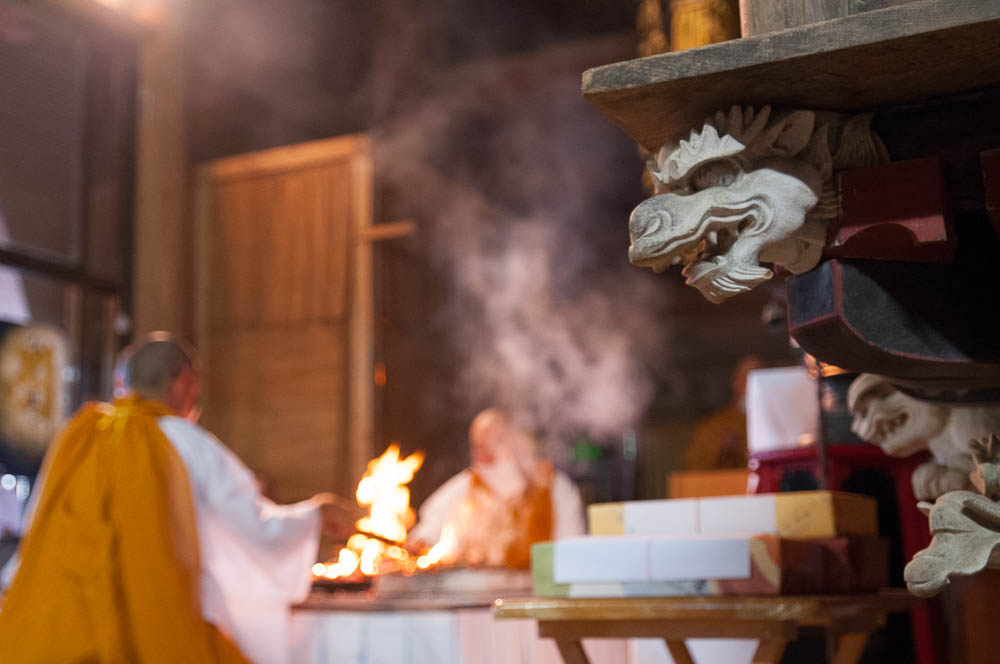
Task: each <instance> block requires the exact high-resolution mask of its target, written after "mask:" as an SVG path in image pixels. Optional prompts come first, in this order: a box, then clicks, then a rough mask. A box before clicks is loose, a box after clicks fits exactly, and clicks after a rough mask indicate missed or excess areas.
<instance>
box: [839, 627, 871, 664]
mask: <svg viewBox="0 0 1000 664" xmlns="http://www.w3.org/2000/svg"><path fill="white" fill-rule="evenodd" d="M868 637H869V633H868V632H852V633H850V634H841V635H840V637H839V638H838V639H837V652H836V653H834V655H833V662H832V664H857V662H858V660H859V659H861V653H863V652H864V651H865V645H866V644H867V643H868Z"/></svg>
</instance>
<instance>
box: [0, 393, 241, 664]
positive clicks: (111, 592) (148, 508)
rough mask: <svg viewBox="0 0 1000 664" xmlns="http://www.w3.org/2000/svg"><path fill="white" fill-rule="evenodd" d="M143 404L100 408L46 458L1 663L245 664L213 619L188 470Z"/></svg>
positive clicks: (90, 410) (87, 412) (87, 410)
mask: <svg viewBox="0 0 1000 664" xmlns="http://www.w3.org/2000/svg"><path fill="white" fill-rule="evenodd" d="M169 414H172V413H171V411H170V409H169V408H167V407H166V406H164V405H163V404H160V403H157V402H152V401H143V400H140V399H138V398H136V397H128V398H125V399H119V400H117V401H116V402H115V403H114V405H111V404H105V403H91V404H87V405H85V406H84V407H83V408H81V409H80V411H79V412H78V413H77V414H76V415H75V416H74V418H73V419H72V420H71V421H70V423H69V424H68V425H67V427H66V428H65V429H64V430H63V432H62V434H61V435H60V436H59V438H57V440H56V441H55V443H54V444H53V446H52V449H50V451H49V453H48V455H47V456H46V460H45V464H44V466H43V471H42V472H43V473H44V477H45V480H44V484H43V486H42V487H41V491H42V494H41V496H40V500H39V502H38V506H37V509H36V512H35V515H34V518H33V523H32V525H31V528H30V530H29V532H28V534H27V536H26V537H25V539H24V541H23V542H22V546H21V566H20V569H19V570H18V573H17V576H16V577H15V578H14V582H13V584H12V585H11V588H10V591H9V592H8V593H7V596H6V597H5V598H4V601H3V606H2V608H0V661H2V662H19V663H22V664H28V663H33V662H100V663H102V664H105V663H108V664H110V663H114V664H117V663H119V662H120V663H123V664H124V663H126V662H129V663H131V662H142V663H147V662H149V663H160V662H162V663H164V664H166V663H167V662H171V663H173V662H198V663H202V662H205V663H212V662H219V663H229V662H246V661H247V660H246V659H245V658H244V657H243V655H242V654H241V653H240V652H239V650H238V649H237V647H236V646H235V645H234V644H233V643H232V642H230V641H229V640H227V639H226V638H225V637H224V636H223V635H222V634H221V633H220V632H219V631H218V630H217V629H216V628H215V627H214V626H213V625H212V624H210V623H208V622H207V621H206V620H205V619H204V618H203V616H202V612H201V604H200V601H201V600H200V597H201V595H200V591H199V577H200V562H199V551H198V532H197V526H196V521H195V512H194V503H193V499H192V495H191V487H190V484H189V483H188V477H187V471H186V469H185V467H184V463H183V461H182V460H181V459H180V457H179V456H178V455H177V453H176V452H175V451H174V449H173V446H172V445H171V444H170V441H168V440H167V438H166V436H164V435H163V432H161V431H160V429H159V427H158V426H157V422H156V418H157V417H159V416H162V415H169Z"/></svg>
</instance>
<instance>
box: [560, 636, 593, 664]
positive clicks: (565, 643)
mask: <svg viewBox="0 0 1000 664" xmlns="http://www.w3.org/2000/svg"><path fill="white" fill-rule="evenodd" d="M555 642H556V647H558V648H559V654H560V655H562V660H563V664H590V660H588V659H587V653H586V652H584V650H583V644H582V643H580V639H556V640H555Z"/></svg>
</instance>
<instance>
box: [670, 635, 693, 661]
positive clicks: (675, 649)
mask: <svg viewBox="0 0 1000 664" xmlns="http://www.w3.org/2000/svg"><path fill="white" fill-rule="evenodd" d="M664 640H665V641H666V642H667V650H669V651H670V656H671V657H673V659H674V664H694V660H693V659H691V653H690V652H689V651H688V648H687V645H686V644H685V643H684V639H677V640H674V639H664Z"/></svg>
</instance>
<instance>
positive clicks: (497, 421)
mask: <svg viewBox="0 0 1000 664" xmlns="http://www.w3.org/2000/svg"><path fill="white" fill-rule="evenodd" d="M469 452H470V457H471V467H469V468H467V469H466V470H463V471H462V472H460V473H459V474H457V475H455V476H454V477H452V478H451V479H450V480H448V481H447V482H445V483H444V484H443V485H441V487H440V488H438V490H437V491H435V492H434V493H433V494H431V496H430V497H429V498H428V499H427V500H426V501H424V504H423V505H422V506H421V508H420V512H419V515H420V520H419V522H418V523H417V525H416V526H414V528H413V529H412V530H411V531H410V533H409V536H408V539H409V541H410V542H411V544H410V546H411V547H412V548H415V549H416V548H421V547H426V546H427V545H430V544H434V543H436V542H438V541H439V540H440V539H441V537H442V534H445V533H450V535H451V536H452V537H454V538H455V541H456V549H455V553H456V554H457V559H458V560H460V561H463V562H465V563H468V564H470V565H486V566H495V567H499V566H504V567H511V568H515V569H526V568H527V567H529V566H530V564H531V545H532V544H534V543H535V542H542V541H546V540H551V539H559V538H562V537H570V536H573V535H582V534H583V533H584V523H583V501H582V500H581V499H580V493H579V491H578V490H577V488H576V486H575V485H574V484H573V481H572V480H570V479H569V477H567V476H566V475H565V474H563V473H561V472H559V471H557V470H555V469H554V468H553V467H552V464H551V463H549V462H548V461H542V460H539V459H538V458H537V455H536V452H535V442H534V441H533V440H532V438H531V437H530V436H528V435H527V434H526V433H524V432H523V431H521V430H520V429H518V427H517V426H516V425H515V424H514V422H513V421H512V420H511V418H510V416H509V415H508V414H507V413H504V412H503V411H501V410H499V409H496V408H488V409H486V410H484V411H482V412H481V413H479V414H478V415H476V417H475V419H473V420H472V424H471V425H470V426H469Z"/></svg>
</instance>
